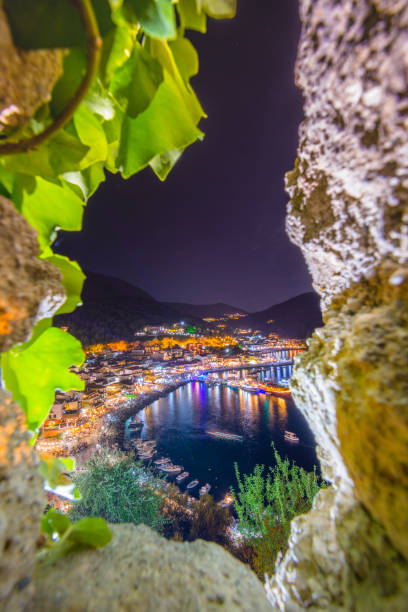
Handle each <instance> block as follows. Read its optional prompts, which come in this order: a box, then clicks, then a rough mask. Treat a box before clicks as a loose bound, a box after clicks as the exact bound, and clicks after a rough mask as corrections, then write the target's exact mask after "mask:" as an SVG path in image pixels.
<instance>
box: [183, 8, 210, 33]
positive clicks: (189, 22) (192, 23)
mask: <svg viewBox="0 0 408 612" xmlns="http://www.w3.org/2000/svg"><path fill="white" fill-rule="evenodd" d="M177 10H178V12H179V15H180V23H181V27H182V29H183V30H184V29H188V30H196V31H197V32H202V33H204V32H206V31H207V17H206V15H205V13H204V12H202V11H199V10H198V7H197V2H196V0H179V1H178V4H177Z"/></svg>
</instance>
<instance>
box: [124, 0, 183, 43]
mask: <svg viewBox="0 0 408 612" xmlns="http://www.w3.org/2000/svg"><path fill="white" fill-rule="evenodd" d="M128 3H129V5H131V6H132V7H133V8H134V11H135V14H136V17H137V19H138V21H139V23H140V25H141V26H142V28H143V29H144V31H145V32H146V34H148V35H149V36H152V37H153V38H162V39H168V38H175V37H176V16H175V12H174V6H173V3H172V1H171V0H128Z"/></svg>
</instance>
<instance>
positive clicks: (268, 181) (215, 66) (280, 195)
mask: <svg viewBox="0 0 408 612" xmlns="http://www.w3.org/2000/svg"><path fill="white" fill-rule="evenodd" d="M297 6H298V3H297V0H283V1H282V0H256V2H254V0H238V15H237V17H236V19H234V20H232V21H218V22H217V21H214V20H209V22H208V26H209V27H208V33H207V34H206V35H202V34H198V33H191V32H188V36H189V38H190V39H191V40H192V42H193V44H194V45H195V47H196V49H197V51H198V53H199V57H200V72H199V74H198V75H197V76H196V77H194V78H193V80H192V85H193V87H194V89H195V91H196V92H197V95H198V97H199V99H200V101H201V103H202V105H203V107H204V109H205V111H206V112H207V114H208V119H206V120H202V122H201V124H200V127H201V129H202V130H203V131H204V132H205V134H206V136H205V138H204V141H203V142H197V143H195V144H193V145H192V146H191V147H190V148H188V149H187V150H186V151H185V152H184V154H183V156H182V158H181V159H180V161H179V162H178V163H177V164H176V166H175V168H174V169H173V170H172V172H171V173H170V175H169V176H168V178H167V180H166V181H165V182H164V183H161V182H160V181H159V180H158V179H157V178H156V176H155V175H154V174H153V172H152V171H151V170H150V168H147V169H145V170H144V171H142V172H141V173H139V174H137V175H135V176H134V177H133V178H131V179H128V180H127V181H125V180H123V179H122V178H121V177H120V176H119V175H116V176H114V175H108V176H107V180H106V182H105V183H103V184H102V185H101V186H100V187H99V190H98V191H97V192H96V194H95V195H94V196H92V198H91V199H90V201H89V202H88V205H87V208H86V212H85V216H84V228H83V230H82V231H81V232H80V233H74V232H70V233H64V234H63V235H61V236H60V237H59V238H58V240H57V245H58V247H57V248H58V250H59V252H61V253H64V254H66V255H68V256H69V257H70V258H72V259H76V260H78V261H79V263H80V264H81V266H82V267H83V268H84V269H85V270H92V271H94V272H101V273H104V274H108V275H111V276H116V277H118V278H122V279H124V280H126V281H128V282H131V283H133V284H135V285H138V286H139V287H141V288H143V289H144V290H146V291H148V292H149V293H151V294H152V295H153V296H154V297H155V298H156V299H159V300H165V301H180V302H190V303H195V304H199V303H201V304H203V303H212V302H226V303H229V304H233V305H235V306H239V307H241V308H244V309H246V310H249V311H255V310H260V309H263V308H266V307H268V306H270V305H272V304H275V303H277V302H281V301H283V300H285V299H287V298H290V297H292V296H295V295H298V294H300V293H303V292H305V291H310V290H311V283H310V279H309V275H308V272H307V270H306V266H305V264H304V262H303V259H302V257H301V254H300V251H299V250H298V249H297V248H296V247H294V246H293V245H292V244H290V242H289V240H288V238H287V236H286V234H285V230H284V217H285V207H286V202H287V196H286V194H285V192H284V188H283V176H284V173H285V172H286V171H287V170H290V169H292V167H293V162H294V159H295V157H296V145H297V130H298V125H299V122H300V121H301V119H302V97H301V94H300V92H299V91H298V90H297V89H296V87H295V85H294V77H293V71H294V61H295V55H296V46H297V41H298V37H299V27H300V26H299V20H298V14H297ZM255 7H256V8H255Z"/></svg>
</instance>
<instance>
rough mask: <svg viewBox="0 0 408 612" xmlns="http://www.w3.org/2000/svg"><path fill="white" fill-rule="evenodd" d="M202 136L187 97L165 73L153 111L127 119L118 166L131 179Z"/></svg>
mask: <svg viewBox="0 0 408 612" xmlns="http://www.w3.org/2000/svg"><path fill="white" fill-rule="evenodd" d="M201 135H202V132H201V131H200V130H199V129H198V128H197V127H196V122H195V121H194V117H192V116H191V113H190V109H189V108H188V106H187V104H186V100H185V98H184V96H183V95H182V93H181V92H180V90H179V88H178V87H177V84H176V83H175V81H174V80H173V79H172V78H171V77H170V75H169V74H168V73H167V72H166V71H165V75H164V82H163V83H162V84H161V85H160V87H159V89H158V90H157V93H156V96H155V97H154V99H153V101H152V102H151V104H150V106H149V108H148V109H147V110H146V111H145V112H144V113H142V114H140V115H138V116H137V117H136V119H131V118H130V117H126V118H125V119H124V121H123V127H122V138H121V141H120V149H119V159H118V162H117V165H118V167H120V169H121V172H122V175H123V176H124V177H125V178H127V177H129V176H131V175H132V174H134V173H135V172H138V171H139V170H141V169H142V168H144V167H145V166H146V165H147V164H148V163H149V162H150V161H151V160H152V159H153V158H154V157H156V156H157V155H160V154H161V153H164V152H166V151H170V150H172V149H183V148H185V147H186V146H188V145H189V144H191V143H192V142H194V141H195V140H197V138H199V137H200V136H201Z"/></svg>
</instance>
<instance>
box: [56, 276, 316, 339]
mask: <svg viewBox="0 0 408 612" xmlns="http://www.w3.org/2000/svg"><path fill="white" fill-rule="evenodd" d="M82 300H83V305H82V306H80V307H79V308H77V310H75V312H73V313H70V314H65V315H59V316H57V317H55V323H56V325H59V326H62V325H66V326H68V327H69V330H70V332H71V333H72V334H73V335H74V336H76V337H77V338H79V339H80V340H81V341H82V342H83V343H84V344H94V343H96V342H111V341H114V340H128V341H129V340H132V339H134V336H135V332H136V331H138V330H140V329H141V328H142V327H144V326H145V325H159V324H172V323H174V322H175V321H180V320H182V319H183V320H185V321H186V323H192V324H200V323H201V322H202V318H203V317H219V316H222V315H224V314H232V313H234V312H240V313H245V311H244V310H242V309H241V308H236V307H235V306H231V305H229V304H223V303H217V304H204V305H197V304H186V303H182V302H159V301H158V300H155V299H154V297H152V296H151V295H149V294H148V293H147V292H146V291H144V290H143V289H140V288H139V287H136V286H135V285H131V284H130V283H127V282H125V281H122V280H120V279H118V278H113V277H111V276H105V275H103V274H95V273H93V272H88V273H87V278H86V281H85V283H84V288H83V291H82ZM271 320H272V321H273V322H272V323H268V321H271ZM321 325H322V318H321V313H320V307H319V299H318V297H317V295H316V294H315V293H303V294H302V295H298V296H296V297H294V298H291V299H290V300H287V301H286V302H282V303H281V304H275V305H274V306H271V307H270V308H267V309H265V310H262V311H260V312H255V313H249V314H248V316H247V317H245V318H244V319H238V320H235V321H228V327H229V328H237V327H252V328H253V329H261V330H262V331H265V332H276V333H278V334H279V335H280V336H283V337H296V338H305V337H307V336H309V335H310V334H311V333H312V332H313V330H314V329H315V328H316V327H319V326H321Z"/></svg>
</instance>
